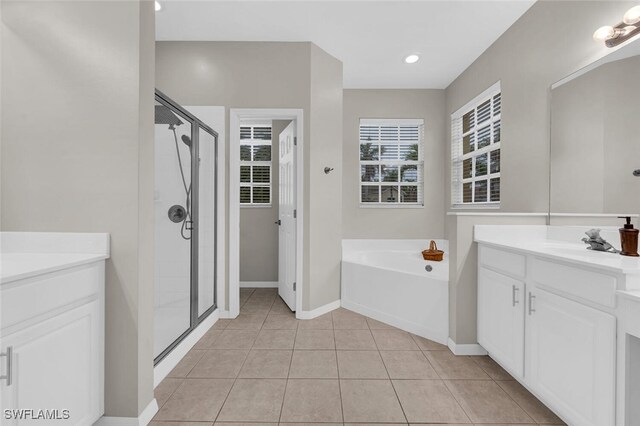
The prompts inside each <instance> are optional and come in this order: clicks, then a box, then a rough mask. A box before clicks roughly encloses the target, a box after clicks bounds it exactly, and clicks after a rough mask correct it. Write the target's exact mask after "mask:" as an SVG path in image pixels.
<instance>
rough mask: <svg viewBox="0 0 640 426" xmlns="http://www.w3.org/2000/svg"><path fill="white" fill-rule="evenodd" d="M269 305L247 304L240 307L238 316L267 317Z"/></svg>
mask: <svg viewBox="0 0 640 426" xmlns="http://www.w3.org/2000/svg"><path fill="white" fill-rule="evenodd" d="M270 310H271V305H264V304H255V303H252V302H247V303H245V304H244V305H242V306H241V307H240V315H262V316H265V315H268V314H269V311H270Z"/></svg>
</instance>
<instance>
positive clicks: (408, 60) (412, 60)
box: [404, 54, 420, 64]
mask: <svg viewBox="0 0 640 426" xmlns="http://www.w3.org/2000/svg"><path fill="white" fill-rule="evenodd" d="M419 60H420V56H418V55H415V54H411V55H408V56H406V57H405V58H404V61H405V62H406V63H407V64H415V63H416V62H418V61H419Z"/></svg>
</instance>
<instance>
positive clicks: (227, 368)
mask: <svg viewBox="0 0 640 426" xmlns="http://www.w3.org/2000/svg"><path fill="white" fill-rule="evenodd" d="M248 353H249V351H248V350H246V349H245V350H238V349H212V350H208V351H206V352H205V354H204V355H203V356H202V358H200V361H198V363H197V364H196V366H195V367H193V369H192V370H191V372H190V373H189V377H190V378H191V377H193V378H196V377H197V378H212V379H235V378H236V377H237V376H238V373H239V372H240V368H242V363H243V362H244V360H245V358H246V357H247V354H248Z"/></svg>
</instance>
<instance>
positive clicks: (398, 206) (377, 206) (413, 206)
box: [360, 203, 424, 209]
mask: <svg viewBox="0 0 640 426" xmlns="http://www.w3.org/2000/svg"><path fill="white" fill-rule="evenodd" d="M360 208H361V209H424V204H391V203H389V204H373V203H371V204H363V203H360Z"/></svg>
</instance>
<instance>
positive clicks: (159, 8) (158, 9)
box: [156, 0, 162, 12]
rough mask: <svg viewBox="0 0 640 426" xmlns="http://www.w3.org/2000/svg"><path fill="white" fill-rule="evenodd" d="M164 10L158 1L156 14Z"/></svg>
mask: <svg viewBox="0 0 640 426" xmlns="http://www.w3.org/2000/svg"><path fill="white" fill-rule="evenodd" d="M161 10H162V5H161V4H160V2H159V1H157V0H156V12H160V11H161Z"/></svg>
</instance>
